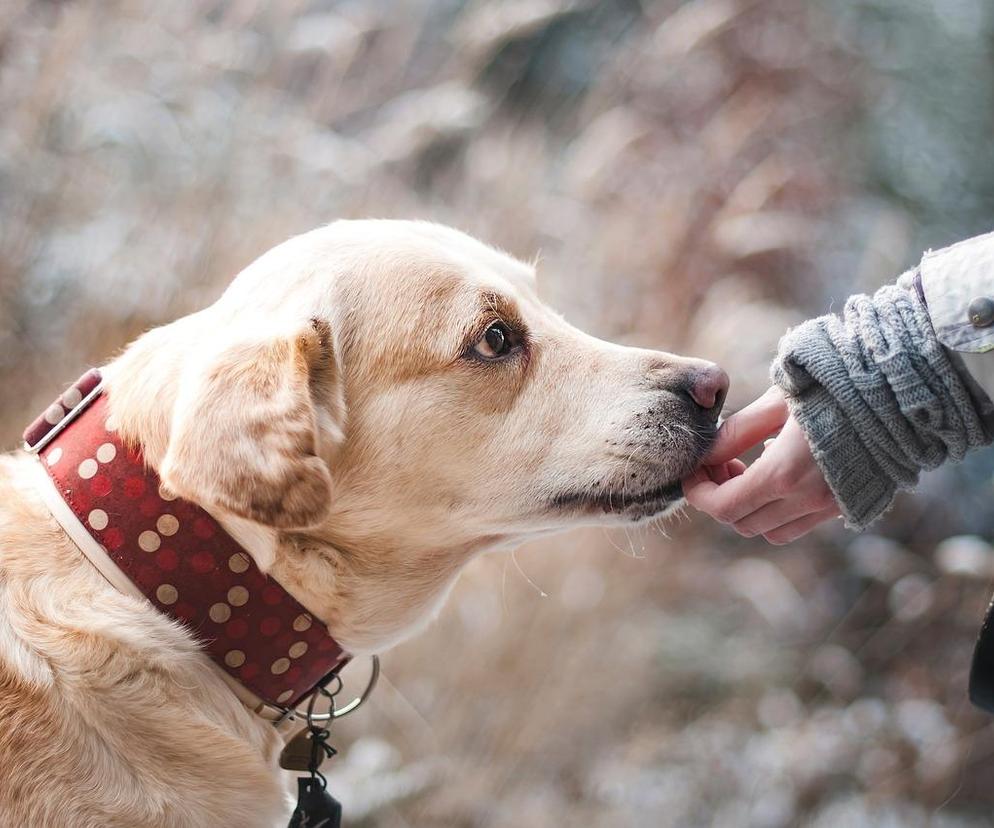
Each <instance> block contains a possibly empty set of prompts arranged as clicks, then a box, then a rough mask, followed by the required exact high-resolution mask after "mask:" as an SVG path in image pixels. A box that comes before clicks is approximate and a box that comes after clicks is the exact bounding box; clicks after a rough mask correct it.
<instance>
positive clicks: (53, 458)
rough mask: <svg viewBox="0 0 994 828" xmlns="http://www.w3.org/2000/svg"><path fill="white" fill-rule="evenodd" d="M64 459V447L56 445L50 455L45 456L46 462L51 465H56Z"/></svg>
mask: <svg viewBox="0 0 994 828" xmlns="http://www.w3.org/2000/svg"><path fill="white" fill-rule="evenodd" d="M61 459H62V449H61V448H59V447H58V446H56V447H55V448H53V449H52V450H51V451H50V452H49V453H48V457H46V458H45V462H46V463H48V465H50V466H54V465H55V464H56V463H58V462H59V461H60V460H61Z"/></svg>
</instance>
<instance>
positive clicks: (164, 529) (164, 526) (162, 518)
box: [155, 515, 179, 538]
mask: <svg viewBox="0 0 994 828" xmlns="http://www.w3.org/2000/svg"><path fill="white" fill-rule="evenodd" d="M155 528H156V529H158V530H159V534H160V535H165V536H166V537H167V538H171V537H172V536H173V535H175V534H176V533H177V532H178V531H179V521H178V520H176V517H175V516H174V515H159V519H158V520H157V521H156V522H155Z"/></svg>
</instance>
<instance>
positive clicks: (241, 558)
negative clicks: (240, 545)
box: [228, 552, 249, 574]
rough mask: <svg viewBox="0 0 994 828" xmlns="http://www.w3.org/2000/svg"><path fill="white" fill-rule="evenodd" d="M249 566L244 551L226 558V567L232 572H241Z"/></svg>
mask: <svg viewBox="0 0 994 828" xmlns="http://www.w3.org/2000/svg"><path fill="white" fill-rule="evenodd" d="M248 568H249V559H248V555H246V554H245V553H244V552H236V553H235V554H234V555H232V556H231V557H230V558H228V569H230V570H231V571H232V572H237V573H239V574H241V573H242V572H244V571H245V570H246V569H248Z"/></svg>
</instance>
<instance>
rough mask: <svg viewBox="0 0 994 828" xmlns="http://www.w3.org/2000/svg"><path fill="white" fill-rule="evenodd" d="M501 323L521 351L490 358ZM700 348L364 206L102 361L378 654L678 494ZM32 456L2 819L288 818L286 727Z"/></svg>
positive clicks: (336, 622) (10, 522)
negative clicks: (105, 567) (97, 555)
mask: <svg viewBox="0 0 994 828" xmlns="http://www.w3.org/2000/svg"><path fill="white" fill-rule="evenodd" d="M497 320H500V321H502V322H503V323H504V324H505V325H506V326H507V327H508V328H509V329H510V330H511V331H512V332H513V334H514V342H515V348H514V350H513V351H512V352H511V353H510V354H509V355H508V356H506V357H505V358H503V359H499V360H490V361H488V360H487V359H486V358H485V357H486V356H487V355H488V354H487V353H486V348H485V346H483V347H482V350H483V352H484V353H482V354H481V353H480V347H478V345H477V343H479V342H480V340H481V337H483V335H484V332H485V331H486V329H487V328H488V326H490V325H491V324H492V323H494V322H495V321H497ZM701 365H702V363H699V362H698V361H696V360H686V359H681V358H678V357H674V356H672V355H669V354H665V353H660V352H656V351H648V350H640V349H636V348H627V347H621V346H618V345H612V344H609V343H606V342H603V341H600V340H597V339H595V338H593V337H591V336H588V335H586V334H584V333H582V332H580V331H578V330H576V329H575V328H573V327H571V326H570V325H569V324H567V323H566V322H565V321H563V319H562V318H560V317H559V316H557V315H556V314H554V313H553V312H552V311H550V310H549V309H548V308H547V307H546V306H544V305H543V304H542V303H541V302H540V301H539V299H538V298H537V296H536V293H535V287H534V274H533V269H532V268H531V267H529V266H528V265H525V264H522V263H521V262H519V261H516V260H514V259H512V258H510V257H509V256H507V255H504V254H502V253H500V252H497V251H495V250H493V249H491V248H489V247H487V246H485V245H483V244H481V243H479V242H477V241H474V240H473V239H470V238H468V237H466V236H464V235H462V234H460V233H458V232H456V231H453V230H450V229H447V228H444V227H440V226H437V225H432V224H425V223H412V222H395V221H361V222H337V223H335V224H332V225H329V226H327V227H324V228H321V229H318V230H315V231H313V232H311V233H307V234H305V235H303V236H299V237H297V238H294V239H291V240H290V241H288V242H286V243H285V244H282V245H280V246H279V247H276V248H275V249H273V250H271V251H270V252H268V253H267V254H265V255H264V256H262V257H261V258H260V259H259V260H257V261H256V262H255V263H254V264H252V265H251V266H250V267H248V268H247V269H246V270H245V271H244V272H242V273H241V274H240V275H239V276H238V278H237V279H236V280H235V281H234V282H233V283H232V285H231V286H230V288H229V289H228V290H227V292H226V293H225V294H224V295H223V296H222V297H221V298H220V299H219V300H218V301H217V302H216V303H215V304H214V305H212V306H211V307H209V308H207V309H206V310H204V311H201V312H199V313H196V314H193V315H191V316H188V317H185V318H183V319H180V320H178V321H177V322H174V323H172V324H170V325H167V326H165V327H162V328H158V329H156V330H153V331H151V332H149V333H148V334H146V335H145V336H143V337H141V338H140V339H138V340H137V341H136V342H135V343H133V344H132V345H131V346H130V347H128V348H127V349H126V350H125V351H124V353H123V354H122V355H121V356H120V357H119V358H117V359H116V360H114V361H113V362H112V363H110V364H109V365H108V366H106V367H105V369H104V374H105V381H106V385H107V387H108V388H109V391H110V404H111V406H112V413H113V416H114V417H115V419H116V420H117V421H118V423H119V429H120V431H121V433H122V434H123V435H124V436H125V438H126V439H128V440H130V441H132V442H133V443H135V444H137V445H139V446H140V447H141V448H142V450H143V451H144V453H145V456H146V457H147V459H148V461H149V463H150V464H151V465H152V466H153V467H154V468H156V469H157V470H158V471H159V473H160V475H161V476H162V478H163V480H164V482H165V483H166V484H167V485H168V486H169V487H170V488H171V489H172V490H173V491H175V492H176V493H178V494H180V495H181V496H183V497H185V498H187V499H189V500H191V501H194V502H196V503H198V504H200V505H201V506H203V507H204V508H206V509H208V510H209V511H210V512H211V513H212V514H214V515H215V516H216V517H217V518H218V519H219V520H220V521H221V522H222V523H223V525H225V526H226V528H228V530H229V531H230V532H231V533H232V534H233V535H234V536H235V537H236V538H237V539H239V540H240V542H242V544H243V545H245V547H246V549H247V550H248V551H249V552H250V553H251V554H252V555H253V557H254V558H255V560H256V562H257V563H258V564H259V566H260V567H261V568H262V569H263V570H264V571H266V572H268V573H269V574H270V575H271V576H272V577H273V578H275V579H276V580H277V581H278V582H279V583H280V584H282V585H283V586H284V587H285V588H286V589H287V590H288V591H290V592H291V593H292V594H293V595H294V596H295V597H296V598H297V599H298V600H299V601H300V602H301V603H303V604H304V605H305V606H307V607H308V609H309V610H311V611H312V612H313V613H314V615H315V616H317V617H319V618H322V619H324V620H325V621H326V622H327V623H328V626H329V629H330V631H331V633H332V634H333V635H334V636H335V638H337V639H338V641H339V642H341V643H342V645H343V646H345V647H346V648H347V649H349V650H350V651H352V652H353V653H356V654H363V653H372V652H381V651H383V650H385V649H387V648H388V647H390V646H391V645H392V644H394V643H396V642H397V641H399V640H401V639H403V638H404V637H406V636H409V635H411V634H412V632H414V631H416V630H417V629H419V628H420V627H422V626H423V625H424V623H425V622H426V621H427V619H429V618H430V617H431V616H432V614H433V613H434V612H435V611H436V610H437V608H438V607H439V605H440V604H441V602H442V601H443V599H444V597H445V595H446V593H447V591H448V590H449V588H450V587H451V585H452V583H453V582H454V580H455V578H456V577H457V575H458V573H459V571H460V569H461V568H462V567H463V566H464V565H465V564H466V562H467V561H469V560H470V559H471V558H472V557H474V556H475V555H478V554H480V553H482V552H484V551H488V550H493V549H498V548H510V547H513V546H514V545H516V544H518V543H520V542H521V541H523V540H525V539H527V538H530V537H533V536H535V535H538V534H541V533H546V532H550V531H556V530H560V529H564V528H567V527H569V526H573V525H576V524H578V523H581V522H583V521H591V520H595V521H600V522H605V521H608V522H610V521H614V522H626V521H629V522H630V521H633V520H641V519H644V518H648V517H651V516H653V515H656V514H660V513H662V512H664V511H665V510H666V509H668V508H669V507H670V506H672V505H673V503H675V502H676V500H677V499H678V498H679V484H678V481H679V480H680V478H681V477H682V476H683V475H685V474H686V473H687V472H689V471H690V470H691V469H692V468H693V467H694V466H695V464H696V463H697V462H698V460H699V458H700V456H701V454H702V453H703V451H704V450H705V449H706V447H707V445H708V443H709V440H710V439H711V437H712V436H713V433H714V424H713V421H712V420H713V418H712V417H709V416H707V415H706V412H703V411H702V410H701V409H700V408H698V407H697V406H695V405H694V403H693V401H692V400H691V399H690V398H689V396H688V394H687V387H688V382H689V379H688V378H689V377H690V376H691V374H692V373H693V372H694V371H695V370H698V369H699V368H700V366H701ZM30 413H31V412H25V415H26V416H27V415H28V414H30ZM36 462H37V461H36V460H34V459H33V458H31V457H28V456H26V455H24V454H23V453H18V454H12V455H6V456H3V457H2V458H0V824H2V825H5V826H6V825H10V826H15V825H16V826H29V825H30V826H43V825H59V826H66V825H69V826H73V827H74V828H75V826H101V828H106V826H127V828H138V826H207V825H239V826H256V825H258V826H273V825H278V824H281V821H284V820H285V819H286V818H287V815H288V807H287V803H288V800H287V793H286V791H287V779H286V775H285V774H283V773H282V772H281V771H280V770H279V769H278V767H277V765H276V758H277V755H278V751H279V749H280V747H281V738H280V737H279V736H278V735H277V732H276V730H275V729H274V728H273V726H272V725H271V724H269V723H268V722H265V721H263V720H262V719H260V718H258V717H256V716H255V715H254V714H253V713H251V712H250V711H249V710H248V709H247V708H246V707H245V706H243V704H242V703H241V702H240V701H239V700H238V699H237V698H236V696H235V694H234V693H233V692H232V690H231V689H230V688H229V687H228V686H227V684H225V683H224V681H223V680H222V679H221V678H220V677H219V675H218V673H217V671H216V668H214V667H213V665H211V664H210V662H209V660H208V658H207V657H206V656H205V655H204V654H203V653H201V652H200V651H199V650H198V648H197V646H196V644H195V643H194V641H193V639H192V638H191V637H190V635H189V634H188V633H187V632H186V631H184V629H183V628H182V627H180V626H179V625H177V624H175V623H173V622H171V621H169V620H168V619H167V618H166V617H165V616H163V615H161V614H160V613H159V612H158V611H157V610H156V609H155V608H153V607H152V606H151V604H149V603H148V602H146V601H143V600H136V599H135V598H132V597H129V596H126V595H123V594H121V593H119V592H117V591H115V590H114V589H113V588H112V587H111V586H110V585H109V584H108V583H107V582H106V581H105V580H104V579H103V578H102V577H101V576H100V575H99V574H98V573H97V571H96V570H95V569H94V568H93V566H92V565H91V564H90V563H89V562H88V561H87V560H86V559H85V558H84V557H83V556H82V554H81V553H80V551H79V550H78V549H77V548H76V546H75V545H74V544H73V543H72V541H70V540H69V539H68V538H67V537H66V535H65V534H64V533H63V531H62V530H61V529H60V527H59V526H58V525H57V524H56V522H55V521H54V519H53V518H52V517H51V515H50V514H49V512H48V510H47V509H46V507H45V506H44V505H43V504H42V502H41V500H40V499H39V497H38V496H37V495H36V494H35V492H34V489H33V488H32V484H31V483H30V482H29V475H28V472H29V471H30V470H29V469H28V464H31V463H36Z"/></svg>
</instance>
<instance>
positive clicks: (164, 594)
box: [155, 584, 179, 604]
mask: <svg viewBox="0 0 994 828" xmlns="http://www.w3.org/2000/svg"><path fill="white" fill-rule="evenodd" d="M155 597H156V598H158V599H159V600H160V601H161V602H162V603H163V604H175V603H176V599H177V598H179V592H178V591H177V590H176V587H174V586H173V585H172V584H162V585H161V586H160V587H159V588H158V589H157V590H156V591H155Z"/></svg>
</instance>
